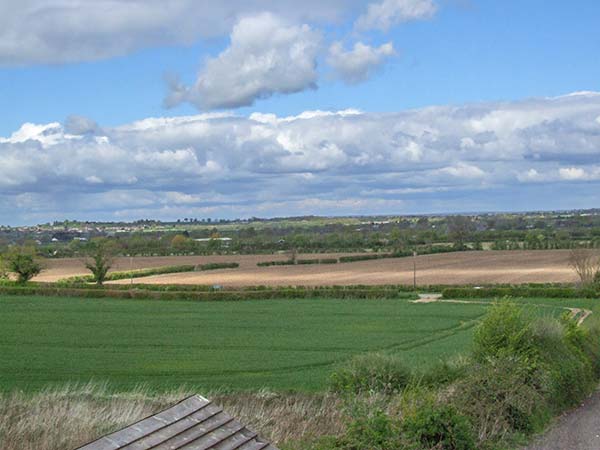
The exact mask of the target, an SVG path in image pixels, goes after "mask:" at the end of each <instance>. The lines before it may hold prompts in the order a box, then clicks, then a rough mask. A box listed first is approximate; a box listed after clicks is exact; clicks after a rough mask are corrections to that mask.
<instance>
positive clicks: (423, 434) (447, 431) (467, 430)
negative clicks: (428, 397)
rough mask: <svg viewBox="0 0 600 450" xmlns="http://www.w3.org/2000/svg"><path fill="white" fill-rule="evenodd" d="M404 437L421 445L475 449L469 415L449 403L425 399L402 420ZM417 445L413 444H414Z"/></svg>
mask: <svg viewBox="0 0 600 450" xmlns="http://www.w3.org/2000/svg"><path fill="white" fill-rule="evenodd" d="M402 432H403V433H404V434H405V436H404V437H405V439H406V438H408V440H409V442H411V443H416V444H417V445H418V446H419V447H418V448H425V449H434V448H435V449H440V450H441V449H443V450H471V449H476V448H477V447H476V446H475V439H474V438H473V432H472V428H471V424H470V422H469V419H468V418H467V417H466V416H464V415H462V414H461V413H459V412H458V410H457V409H456V408H455V407H453V406H451V405H447V404H432V403H425V404H424V405H422V406H421V407H419V408H417V410H416V411H414V412H412V413H411V414H408V415H407V416H406V417H404V420H403V421H402ZM413 448H414V447H413Z"/></svg>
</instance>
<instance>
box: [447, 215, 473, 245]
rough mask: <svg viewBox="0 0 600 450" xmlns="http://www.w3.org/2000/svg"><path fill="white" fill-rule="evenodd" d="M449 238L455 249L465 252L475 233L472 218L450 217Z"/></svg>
mask: <svg viewBox="0 0 600 450" xmlns="http://www.w3.org/2000/svg"><path fill="white" fill-rule="evenodd" d="M447 223H448V238H449V239H450V240H451V241H452V242H453V243H454V248H455V249H457V250H463V249H465V248H466V243H467V242H468V240H469V238H470V237H471V234H472V233H473V232H474V231H475V224H474V223H473V221H472V220H471V218H470V217H466V216H452V217H448V222H447Z"/></svg>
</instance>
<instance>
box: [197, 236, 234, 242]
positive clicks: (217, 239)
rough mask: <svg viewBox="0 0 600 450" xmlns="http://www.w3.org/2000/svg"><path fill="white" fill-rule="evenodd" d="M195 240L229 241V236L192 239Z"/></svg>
mask: <svg viewBox="0 0 600 450" xmlns="http://www.w3.org/2000/svg"><path fill="white" fill-rule="evenodd" d="M194 240H195V241H196V242H210V241H221V242H230V241H232V239H231V238H228V237H218V238H198V239H194Z"/></svg>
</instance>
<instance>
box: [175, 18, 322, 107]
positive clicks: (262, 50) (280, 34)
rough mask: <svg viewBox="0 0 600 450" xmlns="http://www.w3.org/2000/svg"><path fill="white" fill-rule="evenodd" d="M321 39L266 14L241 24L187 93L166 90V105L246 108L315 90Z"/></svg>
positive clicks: (177, 88) (302, 27) (178, 89)
mask: <svg viewBox="0 0 600 450" xmlns="http://www.w3.org/2000/svg"><path fill="white" fill-rule="evenodd" d="M320 45H321V34H320V33H319V32H317V31H315V30H313V29H312V28H311V27H309V26H308V25H290V24H288V23H286V22H285V21H282V20H281V19H280V18H278V17H276V16H274V15H273V14H271V13H263V14H260V15H257V16H253V17H247V18H244V19H241V20H240V21H239V22H238V23H237V24H236V25H235V26H234V28H233V31H232V33H231V44H230V46H229V47H228V48H227V49H226V50H225V51H223V52H222V53H221V54H220V55H219V56H217V57H216V58H211V59H208V60H207V61H206V64H205V65H204V68H203V69H202V70H201V72H200V75H199V77H198V80H197V82H196V84H195V85H194V86H192V87H191V88H190V89H185V88H184V87H182V86H181V85H177V84H175V85H172V93H171V95H170V96H169V97H168V99H167V104H168V105H174V104H177V103H178V102H181V101H184V100H187V101H189V102H192V103H193V104H195V105H196V106H198V107H199V108H200V109H216V108H237V107H240V106H249V105H252V104H253V103H254V101H255V100H256V99H259V98H267V97H270V96H272V95H273V94H290V93H294V92H300V91H303V90H305V89H309V88H315V87H316V82H317V78H318V74H317V61H316V58H317V53H318V51H319V48H320Z"/></svg>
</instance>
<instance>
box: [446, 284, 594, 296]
mask: <svg viewBox="0 0 600 450" xmlns="http://www.w3.org/2000/svg"><path fill="white" fill-rule="evenodd" d="M442 295H443V297H444V298H447V299H458V298H494V297H497V298H499V297H525V298H535V297H545V298H600V289H598V288H597V287H584V288H574V287H573V286H569V287H567V286H527V285H525V286H496V287H483V288H475V287H451V288H448V287H446V288H443V289H442Z"/></svg>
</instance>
